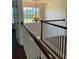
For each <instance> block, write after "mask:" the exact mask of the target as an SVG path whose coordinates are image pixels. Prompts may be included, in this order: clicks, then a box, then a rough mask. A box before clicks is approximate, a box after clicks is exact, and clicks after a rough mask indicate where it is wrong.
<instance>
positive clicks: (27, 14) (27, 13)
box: [23, 7, 40, 23]
mask: <svg viewBox="0 0 79 59" xmlns="http://www.w3.org/2000/svg"><path fill="white" fill-rule="evenodd" d="M35 13H37V15H40V8H36V7H24V8H23V14H24V23H33V21H32V20H33V18H32V17H33V15H35Z"/></svg>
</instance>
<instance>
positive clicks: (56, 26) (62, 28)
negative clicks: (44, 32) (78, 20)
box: [41, 21, 67, 29]
mask: <svg viewBox="0 0 79 59" xmlns="http://www.w3.org/2000/svg"><path fill="white" fill-rule="evenodd" d="M41 22H42V23H45V24H49V25H53V26H56V27H59V28H62V29H67V27H64V26H61V25H57V24H53V23H48V22H44V21H41Z"/></svg>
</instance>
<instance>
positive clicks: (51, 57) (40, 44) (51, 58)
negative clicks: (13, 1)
mask: <svg viewBox="0 0 79 59" xmlns="http://www.w3.org/2000/svg"><path fill="white" fill-rule="evenodd" d="M21 25H22V26H23V27H24V28H25V29H26V30H27V31H28V33H29V34H30V36H31V37H32V38H33V40H34V41H35V43H36V44H37V45H38V47H39V48H40V49H41V51H42V52H43V53H44V54H45V56H46V57H47V59H56V58H58V57H57V56H54V55H53V54H52V52H51V51H50V49H48V48H47V46H46V45H45V44H44V43H43V42H42V40H39V39H38V38H37V37H36V36H35V35H34V34H33V33H32V32H30V31H29V30H28V29H27V28H26V27H25V25H24V24H23V22H21Z"/></svg>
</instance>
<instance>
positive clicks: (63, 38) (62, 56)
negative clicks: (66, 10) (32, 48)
mask: <svg viewBox="0 0 79 59" xmlns="http://www.w3.org/2000/svg"><path fill="white" fill-rule="evenodd" d="M61 21H65V19H60V20H41V40H42V41H43V42H44V43H45V44H46V45H47V46H48V47H49V48H50V49H51V50H52V52H53V53H54V54H56V56H58V57H59V59H66V58H67V55H66V54H67V53H66V52H67V48H66V47H67V35H66V33H67V27H65V26H61V25H58V24H55V22H61ZM45 24H46V26H48V28H49V27H50V28H49V29H50V30H49V32H50V33H49V32H48V30H46V29H48V28H47V27H46V28H45V26H44V25H45ZM52 27H53V28H52ZM44 28H45V29H44ZM59 29H60V30H59ZM51 30H52V31H51ZM58 31H60V32H64V34H63V35H61V34H60V33H59V34H60V35H59V34H58ZM46 32H48V33H46ZM52 32H53V33H52ZM55 32H56V33H55ZM44 33H45V34H44ZM46 34H51V35H52V37H46V36H48V35H46ZM54 34H55V35H54ZM56 34H57V35H56ZM49 36H50V35H49Z"/></svg>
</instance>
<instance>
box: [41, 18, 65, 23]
mask: <svg viewBox="0 0 79 59" xmlns="http://www.w3.org/2000/svg"><path fill="white" fill-rule="evenodd" d="M42 21H43V22H53V21H65V19H59V20H42Z"/></svg>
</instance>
